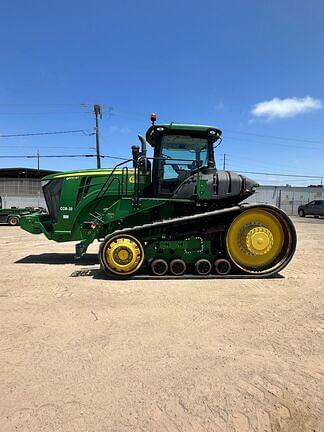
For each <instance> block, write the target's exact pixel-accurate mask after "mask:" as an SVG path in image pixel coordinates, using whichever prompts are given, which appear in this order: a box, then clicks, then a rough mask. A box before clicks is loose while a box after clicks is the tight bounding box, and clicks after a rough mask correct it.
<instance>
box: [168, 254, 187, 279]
mask: <svg viewBox="0 0 324 432" xmlns="http://www.w3.org/2000/svg"><path fill="white" fill-rule="evenodd" d="M169 268H170V273H171V274H172V275H173V276H182V275H183V274H184V273H185V271H186V268H187V266H186V263H185V262H184V261H183V260H182V259H179V258H176V259H174V260H172V261H171V262H170V265H169Z"/></svg>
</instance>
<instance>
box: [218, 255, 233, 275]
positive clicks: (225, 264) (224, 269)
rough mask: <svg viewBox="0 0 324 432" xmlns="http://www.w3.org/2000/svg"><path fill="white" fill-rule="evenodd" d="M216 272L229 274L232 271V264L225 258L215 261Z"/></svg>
mask: <svg viewBox="0 0 324 432" xmlns="http://www.w3.org/2000/svg"><path fill="white" fill-rule="evenodd" d="M215 270H216V273H218V274H220V275H227V274H228V273H229V272H230V271H231V264H230V262H229V261H227V260H226V259H224V258H220V259H218V260H216V261H215Z"/></svg>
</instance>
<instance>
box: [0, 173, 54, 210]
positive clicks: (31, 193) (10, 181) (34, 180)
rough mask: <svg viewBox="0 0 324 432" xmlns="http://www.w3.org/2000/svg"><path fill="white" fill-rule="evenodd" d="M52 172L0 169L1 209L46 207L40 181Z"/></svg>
mask: <svg viewBox="0 0 324 432" xmlns="http://www.w3.org/2000/svg"><path fill="white" fill-rule="evenodd" d="M53 172H54V171H48V170H37V169H32V168H0V197H1V198H2V207H4V208H10V207H13V206H16V207H46V205H45V200H44V196H43V193H42V188H41V179H42V177H45V176H47V175H48V174H52V173H53Z"/></svg>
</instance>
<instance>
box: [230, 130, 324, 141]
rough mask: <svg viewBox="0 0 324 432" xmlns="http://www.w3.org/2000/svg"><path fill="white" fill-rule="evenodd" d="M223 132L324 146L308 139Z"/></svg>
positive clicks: (235, 131) (242, 132)
mask: <svg viewBox="0 0 324 432" xmlns="http://www.w3.org/2000/svg"><path fill="white" fill-rule="evenodd" d="M223 132H229V133H233V134H239V135H249V136H255V137H259V138H271V139H277V140H281V141H294V142H304V143H310V144H324V141H320V140H308V139H306V140H305V139H300V138H291V137H282V136H276V135H263V134H257V133H252V132H244V131H237V130H230V129H223Z"/></svg>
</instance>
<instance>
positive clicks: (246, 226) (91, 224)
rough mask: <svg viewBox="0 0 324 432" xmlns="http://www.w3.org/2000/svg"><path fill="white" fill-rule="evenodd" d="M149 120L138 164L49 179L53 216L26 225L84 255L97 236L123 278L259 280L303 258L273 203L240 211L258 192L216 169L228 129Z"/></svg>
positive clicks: (105, 261) (103, 256) (102, 255)
mask: <svg viewBox="0 0 324 432" xmlns="http://www.w3.org/2000/svg"><path fill="white" fill-rule="evenodd" d="M151 120H152V126H151V127H150V128H149V129H148V131H147V133H146V137H145V138H144V137H143V136H139V140H140V144H141V145H140V146H133V147H132V158H131V159H129V160H127V161H123V162H121V163H119V164H118V165H116V166H115V167H114V168H113V169H94V170H82V171H73V172H66V173H63V174H62V173H58V174H53V175H49V176H47V177H45V178H44V184H43V191H44V196H45V199H46V203H47V207H48V214H46V215H44V214H33V215H28V216H25V217H23V218H22V222H21V226H22V228H23V229H25V230H26V231H29V232H31V233H33V234H40V233H43V234H45V236H46V237H47V238H48V239H51V240H54V241H57V242H67V241H75V240H77V241H79V243H78V244H77V245H76V257H81V256H82V255H83V254H84V253H85V252H86V251H87V248H88V246H89V245H90V244H91V243H92V242H93V241H94V240H95V239H97V240H99V242H100V247H99V259H100V263H101V266H102V269H103V270H104V271H105V272H107V273H108V274H110V275H111V274H113V275H118V276H120V277H128V276H130V275H134V274H135V273H142V274H145V273H146V274H147V273H149V274H153V275H156V276H164V275H166V274H171V275H173V276H182V275H183V274H185V273H190V274H198V275H200V276H207V275H208V274H210V273H213V274H218V275H233V274H234V275H235V274H240V275H254V276H255V275H256V276H258V277H261V276H269V275H271V274H274V273H277V272H279V271H280V270H282V269H283V268H284V267H285V266H286V265H287V264H288V263H289V261H290V260H291V258H292V256H293V254H294V251H295V247H296V232H295V228H294V226H293V224H292V222H291V220H290V219H289V218H288V217H287V216H286V214H285V213H284V212H282V211H281V210H279V209H278V208H276V207H274V206H271V205H266V204H240V203H241V202H242V201H243V200H245V199H246V198H247V197H249V196H250V195H252V194H253V193H254V192H255V189H256V187H257V186H258V185H257V184H256V182H255V181H253V180H251V179H249V178H247V177H244V176H242V175H239V174H236V173H234V172H231V171H222V170H217V168H216V164H215V156H214V148H215V147H216V146H217V143H218V142H219V141H220V139H221V131H220V130H219V129H217V128H216V127H214V126H202V125H192V124H177V123H170V124H155V120H156V117H155V116H154V115H152V116H151ZM148 145H151V146H152V148H153V150H154V156H153V157H148V155H147V146H148ZM130 165H131V166H130Z"/></svg>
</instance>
